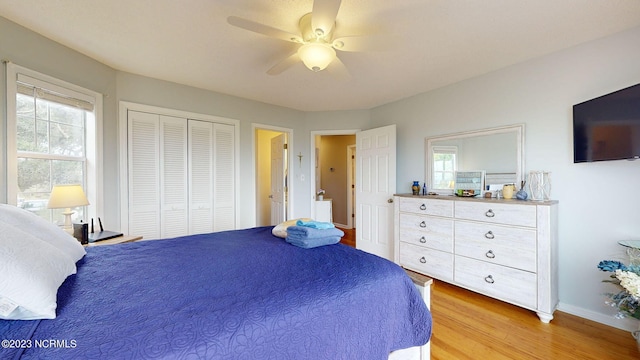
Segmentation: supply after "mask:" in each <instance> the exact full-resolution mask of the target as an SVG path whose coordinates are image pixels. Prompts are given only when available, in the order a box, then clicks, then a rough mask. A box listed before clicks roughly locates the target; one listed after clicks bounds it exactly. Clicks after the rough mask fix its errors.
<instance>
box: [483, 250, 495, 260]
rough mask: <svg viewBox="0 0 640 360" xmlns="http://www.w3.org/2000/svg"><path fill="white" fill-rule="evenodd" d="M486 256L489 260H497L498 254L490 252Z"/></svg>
mask: <svg viewBox="0 0 640 360" xmlns="http://www.w3.org/2000/svg"><path fill="white" fill-rule="evenodd" d="M484 256H486V257H488V258H489V259H495V257H496V254H494V253H493V250H489V251H487V253H486V254H484Z"/></svg>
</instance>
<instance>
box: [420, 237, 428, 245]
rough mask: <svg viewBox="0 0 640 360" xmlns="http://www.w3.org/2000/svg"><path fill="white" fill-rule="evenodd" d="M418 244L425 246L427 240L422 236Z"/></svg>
mask: <svg viewBox="0 0 640 360" xmlns="http://www.w3.org/2000/svg"><path fill="white" fill-rule="evenodd" d="M420 242H421V243H423V244H426V242H427V239H425V238H424V236H423V237H421V238H420Z"/></svg>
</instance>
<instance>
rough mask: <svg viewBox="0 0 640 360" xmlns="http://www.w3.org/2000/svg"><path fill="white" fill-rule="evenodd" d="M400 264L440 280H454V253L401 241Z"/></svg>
mask: <svg viewBox="0 0 640 360" xmlns="http://www.w3.org/2000/svg"><path fill="white" fill-rule="evenodd" d="M400 265H402V266H404V267H406V268H408V269H411V270H414V271H417V272H419V273H421V274H425V275H429V276H432V277H435V278H438V279H440V280H445V281H453V254H452V253H447V252H444V251H439V250H433V249H427V248H424V247H421V246H417V245H412V244H407V243H403V242H401V243H400Z"/></svg>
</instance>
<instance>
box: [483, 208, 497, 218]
mask: <svg viewBox="0 0 640 360" xmlns="http://www.w3.org/2000/svg"><path fill="white" fill-rule="evenodd" d="M484 216H486V217H489V218H491V217H494V216H496V214H495V213H494V212H493V210H491V209H489V211H487V212H486V213H484Z"/></svg>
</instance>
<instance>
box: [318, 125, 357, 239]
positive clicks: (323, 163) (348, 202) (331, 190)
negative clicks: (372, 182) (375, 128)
mask: <svg viewBox="0 0 640 360" xmlns="http://www.w3.org/2000/svg"><path fill="white" fill-rule="evenodd" d="M356 132H358V130H343V131H340V130H338V131H315V132H312V134H311V138H312V139H311V146H312V149H313V150H312V154H315V157H314V159H312V161H313V162H314V164H313V165H312V166H311V178H312V179H314V180H315V181H314V182H313V183H312V190H313V192H312V193H313V194H317V193H318V191H319V190H320V189H322V190H324V191H325V195H324V200H325V201H326V200H327V199H330V201H331V203H332V204H331V206H332V215H333V216H332V217H333V223H334V224H335V226H336V227H338V228H341V229H342V230H344V231H345V237H344V238H343V239H344V240H345V241H346V242H345V243H348V245H351V246H354V247H355V238H356V234H355V232H356V228H355V216H356V213H355V209H356V207H355V179H356V176H355V175H356V172H355V169H356V166H355V143H356V140H355V134H356ZM313 200H314V201H316V202H317V201H318V199H317V196H315V195H314V197H313ZM314 211H315V206H314ZM315 215H316V214H314V216H315Z"/></svg>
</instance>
